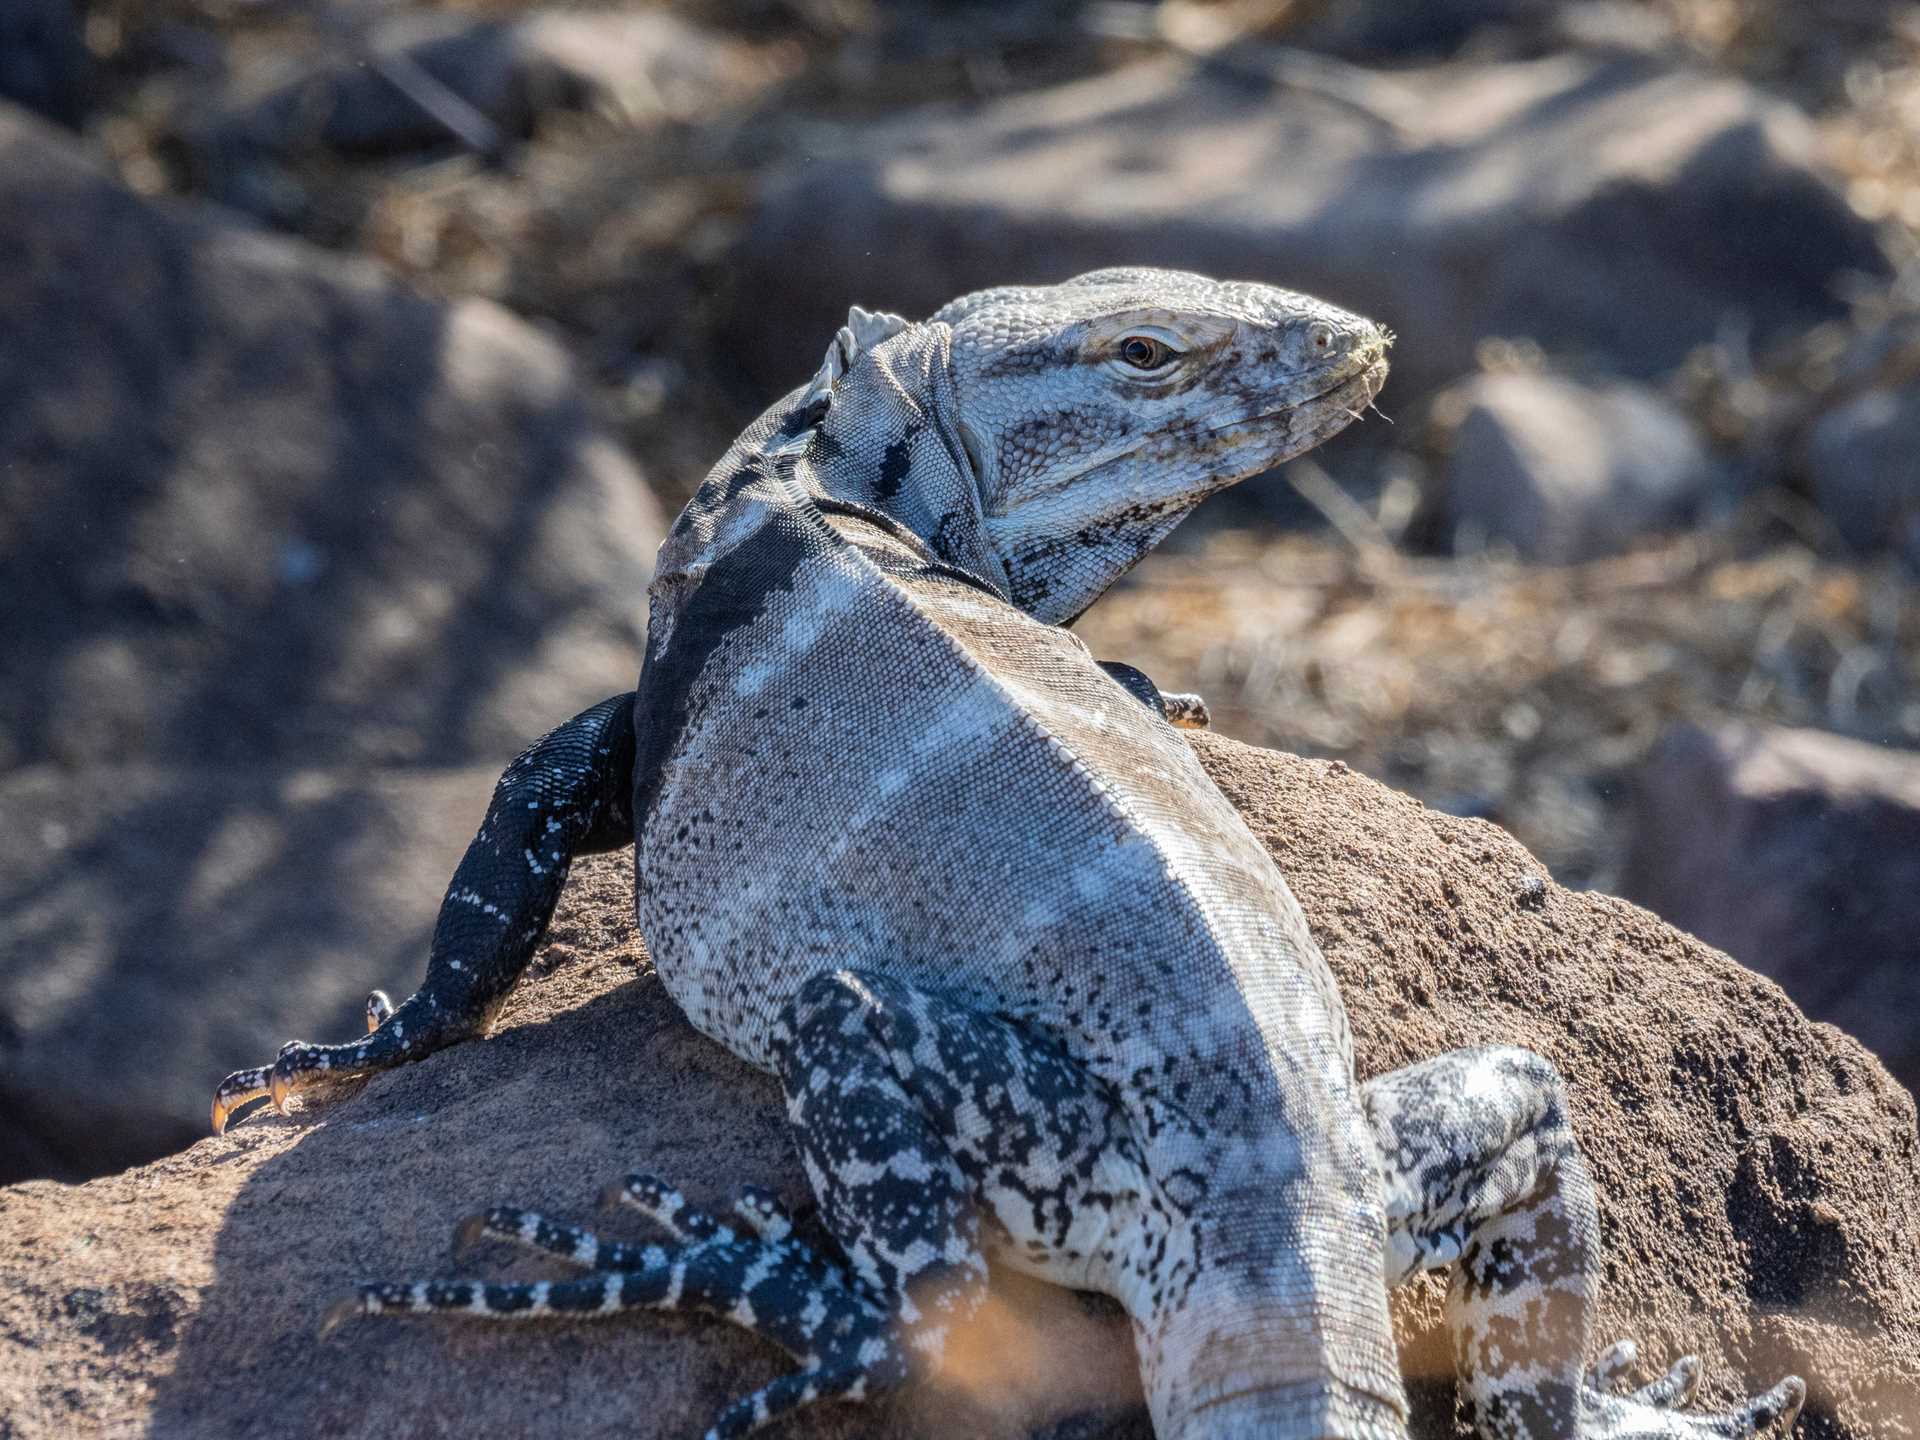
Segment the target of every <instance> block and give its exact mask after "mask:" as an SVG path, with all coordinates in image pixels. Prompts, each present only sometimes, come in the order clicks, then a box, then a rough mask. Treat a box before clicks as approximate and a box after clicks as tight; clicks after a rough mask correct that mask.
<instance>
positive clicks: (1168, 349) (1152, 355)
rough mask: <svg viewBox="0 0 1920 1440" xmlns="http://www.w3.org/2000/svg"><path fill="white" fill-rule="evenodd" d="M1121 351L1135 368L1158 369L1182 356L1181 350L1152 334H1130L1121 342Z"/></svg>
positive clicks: (1123, 356)
mask: <svg viewBox="0 0 1920 1440" xmlns="http://www.w3.org/2000/svg"><path fill="white" fill-rule="evenodd" d="M1119 353H1120V358H1121V359H1122V360H1124V361H1125V362H1126V363H1127V364H1128V365H1131V366H1132V367H1133V368H1134V369H1135V370H1158V369H1160V368H1161V367H1162V366H1163V365H1165V364H1167V362H1168V361H1170V360H1177V359H1179V358H1180V352H1179V351H1177V350H1175V349H1174V348H1173V347H1172V346H1171V345H1169V344H1167V342H1166V341H1164V340H1156V339H1155V338H1154V337H1153V336H1151V335H1129V336H1128V337H1127V338H1126V339H1124V340H1122V341H1121V342H1120V352H1119Z"/></svg>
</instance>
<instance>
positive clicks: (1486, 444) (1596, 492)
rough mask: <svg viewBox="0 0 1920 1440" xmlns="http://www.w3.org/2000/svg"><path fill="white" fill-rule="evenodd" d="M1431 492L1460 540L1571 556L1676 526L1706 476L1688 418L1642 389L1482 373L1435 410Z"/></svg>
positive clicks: (1449, 533)
mask: <svg viewBox="0 0 1920 1440" xmlns="http://www.w3.org/2000/svg"><path fill="white" fill-rule="evenodd" d="M1433 413H1434V417H1435V428H1436V431H1437V432H1438V436H1437V438H1438V443H1439V445H1440V446H1441V448H1442V449H1443V451H1444V454H1445V459H1444V461H1443V463H1442V465H1441V467H1440V472H1439V485H1438V494H1437V495H1436V496H1434V497H1432V503H1433V504H1434V506H1435V508H1436V510H1437V512H1438V513H1437V517H1436V518H1437V521H1438V524H1439V526H1440V527H1441V531H1442V534H1443V535H1444V536H1446V537H1448V538H1451V539H1452V540H1453V541H1454V543H1455V545H1456V547H1458V546H1461V545H1462V544H1465V545H1468V546H1472V545H1477V544H1479V543H1486V542H1495V543H1505V544H1507V545H1511V546H1512V547H1513V549H1514V550H1515V551H1516V552H1517V553H1518V554H1519V555H1520V556H1521V557H1522V558H1523V559H1527V560H1536V561H1541V562H1544V563H1547V564H1572V563H1575V562H1577V561H1581V560H1588V559H1592V558H1594V557H1596V556H1600V555H1608V554H1612V553H1614V552H1616V551H1619V550H1621V549H1624V548H1625V547H1626V546H1628V545H1629V544H1631V543H1632V542H1633V541H1634V540H1635V539H1636V538H1638V537H1640V536H1642V535H1645V534H1648V533H1650V532H1654V531H1658V530H1662V529H1668V528H1671V527H1673V526H1675V525H1678V524H1681V523H1683V522H1684V521H1685V520H1686V519H1687V518H1688V517H1689V516H1690V515H1691V513H1692V512H1693V511H1694V510H1695V508H1696V507H1697V506H1698V505H1699V503H1700V501H1701V499H1702V498H1703V496H1704V494H1705V492H1706V490H1707V488H1708V486H1709V484H1710V482H1711V480H1712V476H1713V469H1712V466H1711V464H1710V462H1709V460H1708V456H1707V452H1706V449H1705V447H1704V446H1703V445H1702V443H1701V441H1700V437H1699V436H1698V434H1697V433H1696V432H1695V430H1694V427H1693V426H1692V424H1691V423H1690V422H1689V421H1688V420H1687V418H1686V417H1685V416H1684V415H1682V414H1681V413H1680V412H1679V411H1678V410H1677V409H1675V408H1674V407H1673V406H1672V405H1670V404H1668V403H1667V401H1666V400H1665V399H1664V398H1662V397H1661V396H1660V395H1658V394H1657V393H1655V392H1654V391H1652V390H1649V389H1647V388H1646V387H1645V386H1640V385H1633V384H1626V383H1612V384H1596V385H1586V384H1581V383H1579V382H1577V381H1573V380H1568V379H1563V378H1559V377H1556V376H1549V375H1538V374H1517V373H1508V374H1494V375H1481V376H1478V377H1476V378H1475V379H1472V380H1469V381H1467V382H1466V383H1465V384H1462V385H1459V386H1456V387H1455V388H1453V389H1451V390H1448V391H1445V392H1444V393H1442V394H1441V395H1440V396H1439V397H1438V398H1437V399H1436V400H1435V401H1434V406H1433Z"/></svg>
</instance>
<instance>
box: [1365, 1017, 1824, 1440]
mask: <svg viewBox="0 0 1920 1440" xmlns="http://www.w3.org/2000/svg"><path fill="white" fill-rule="evenodd" d="M1364 1104H1365V1107H1366V1111H1367V1116H1368V1118H1369V1120H1370V1121H1371V1122H1372V1125H1373V1129H1374V1132H1375V1136H1376V1138H1377V1140H1378V1142H1379V1145H1380V1151H1381V1156H1382V1161H1383V1168H1384V1173H1385V1177H1386V1182H1387V1183H1386V1192H1387V1223H1388V1248H1387V1255H1388V1265H1389V1270H1390V1273H1389V1275H1388V1277H1387V1278H1388V1281H1389V1283H1391V1284H1398V1283H1400V1282H1401V1281H1404V1280H1406V1279H1408V1278H1410V1277H1411V1276H1413V1275H1414V1274H1416V1273H1417V1272H1418V1271H1420V1270H1423V1269H1431V1268H1437V1267H1440V1266H1444V1265H1453V1266H1454V1267H1455V1268H1454V1270H1453V1274H1452V1276H1451V1278H1450V1280H1449V1283H1448V1286H1447V1324H1448V1328H1449V1329H1450V1330H1451V1331H1452V1335H1453V1350H1454V1360H1455V1364H1456V1367H1457V1369H1458V1371H1459V1378H1460V1388H1461V1398H1462V1411H1463V1416H1464V1418H1466V1419H1467V1420H1468V1422H1469V1423H1470V1425H1471V1426H1472V1427H1473V1429H1474V1430H1475V1433H1477V1434H1480V1435H1483V1436H1487V1437H1490V1440H1491V1437H1498V1440H1709V1437H1723V1440H1737V1437H1744V1436H1751V1435H1753V1434H1755V1433H1756V1432H1758V1431H1760V1430H1762V1429H1764V1428H1765V1427H1766V1426H1767V1425H1769V1424H1771V1423H1772V1422H1774V1421H1775V1420H1779V1421H1781V1422H1782V1430H1783V1431H1784V1430H1788V1429H1791V1428H1792V1425H1793V1419H1794V1416H1795V1415H1796V1414H1797V1413H1798V1412H1799V1409H1800V1403H1801V1401H1802V1400H1803V1399H1804V1398H1805V1397H1806V1386H1805V1385H1804V1384H1803V1383H1802V1382H1801V1380H1800V1379H1799V1377H1797V1376H1791V1375H1790V1376H1788V1377H1787V1378H1786V1379H1784V1380H1782V1381H1781V1382H1780V1383H1779V1384H1777V1385H1775V1386H1774V1387H1773V1389H1771V1390H1769V1391H1767V1392H1766V1393H1765V1394H1764V1395H1760V1396H1758V1397H1756V1398H1755V1399H1753V1400H1750V1401H1748V1402H1747V1404H1746V1405H1744V1406H1742V1407H1741V1408H1740V1409H1738V1410H1733V1411H1728V1412H1726V1413H1723V1414H1702V1413H1693V1412H1686V1411H1682V1410H1680V1409H1678V1408H1675V1407H1677V1406H1679V1405H1681V1404H1684V1403H1685V1402H1686V1401H1687V1400H1688V1399H1690V1398H1691V1395H1692V1392H1693V1388H1694V1386H1695V1384H1696V1383H1697V1382H1698V1379H1699V1362H1698V1361H1697V1360H1695V1359H1694V1358H1693V1357H1692V1356H1686V1357H1683V1358H1682V1359H1681V1360H1680V1361H1679V1362H1678V1363H1677V1364H1676V1365H1675V1366H1674V1367H1673V1369H1672V1370H1671V1371H1669V1372H1668V1373H1667V1375H1666V1376H1665V1377H1663V1378H1662V1379H1660V1380H1656V1381H1654V1382H1653V1383H1652V1384H1650V1385H1646V1386H1644V1387H1642V1388H1641V1389H1639V1390H1637V1391H1634V1392H1632V1393H1630V1394H1618V1393H1613V1391H1614V1388H1615V1382H1616V1381H1617V1380H1618V1378H1619V1376H1620V1375H1621V1373H1622V1372H1624V1371H1625V1370H1626V1369H1628V1368H1630V1367H1631V1365H1632V1363H1633V1361H1634V1358H1635V1357H1634V1352H1633V1348H1632V1346H1631V1345H1630V1344H1627V1343H1626V1342H1622V1343H1621V1344H1618V1345H1615V1346H1613V1347H1612V1348H1611V1349H1610V1350H1608V1351H1607V1352H1606V1354H1605V1355H1604V1356H1602V1357H1601V1359H1600V1361H1599V1362H1598V1363H1597V1364H1596V1365H1595V1366H1594V1368H1593V1370H1592V1371H1591V1372H1586V1371H1583V1369H1582V1364H1583V1360H1584V1357H1585V1354H1586V1350H1587V1346H1588V1343H1589V1341H1590V1339H1591V1330H1592V1321H1593V1316H1594V1311H1595V1306H1596V1303H1597V1300H1598V1291H1599V1257H1598V1236H1599V1213H1598V1210H1597V1208H1596V1206H1595V1203H1594V1195H1593V1184H1592V1181H1591V1180H1589V1179H1588V1177H1587V1169H1586V1165H1585V1162H1584V1161H1583V1160H1582V1159H1581V1157H1580V1151H1579V1148H1578V1147H1577V1146H1576V1145H1575V1144H1574V1139H1573V1129H1572V1126H1571V1125H1570V1123H1569V1121H1568V1117H1567V1105H1566V1093H1565V1086H1564V1084H1563V1082H1562V1081H1561V1079H1560V1076H1559V1075H1558V1074H1557V1073H1556V1072H1555V1071H1554V1069H1553V1067H1552V1066H1551V1065H1549V1064H1548V1063H1547V1062H1546V1061H1545V1060H1543V1059H1541V1058H1540V1057H1539V1056H1538V1055H1535V1054H1533V1053H1531V1052H1530V1051H1526V1050H1519V1049H1507V1048H1501V1049H1484V1050H1458V1051H1455V1052H1453V1053H1452V1054H1448V1055H1442V1056H1440V1057H1438V1058H1437V1059H1434V1060H1428V1061H1425V1062H1423V1063H1421V1064H1418V1065H1409V1066H1407V1067H1406V1068H1405V1069H1402V1070H1396V1071H1394V1072H1392V1073H1391V1074H1388V1075H1383V1076H1380V1077H1379V1078H1378V1079H1376V1080H1373V1081H1371V1082H1369V1083H1368V1084H1367V1085H1366V1086H1365V1088H1364Z"/></svg>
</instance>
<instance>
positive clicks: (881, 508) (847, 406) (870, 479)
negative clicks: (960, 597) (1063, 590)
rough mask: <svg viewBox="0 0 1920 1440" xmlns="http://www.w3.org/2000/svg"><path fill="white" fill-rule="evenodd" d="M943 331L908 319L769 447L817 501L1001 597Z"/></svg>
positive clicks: (1002, 577)
mask: <svg viewBox="0 0 1920 1440" xmlns="http://www.w3.org/2000/svg"><path fill="white" fill-rule="evenodd" d="M951 336H952V331H951V330H950V329H948V327H947V326H945V325H914V326H911V327H909V328H907V329H906V330H903V331H902V332H901V333H900V334H898V335H895V336H894V337H892V338H891V339H889V340H887V341H885V342H884V343H883V344H880V345H878V346H876V347H875V348H873V349H872V350H869V351H866V352H864V353H862V354H861V355H860V356H858V358H857V359H856V360H855V361H854V363H853V364H852V365H851V367H850V368H849V369H848V370H847V372H846V373H845V374H844V375H842V376H840V377H839V379H838V380H836V381H835V382H834V384H833V387H832V390H831V394H830V398H828V399H827V401H826V404H825V413H824V414H822V415H820V416H819V417H818V419H816V420H814V421H813V423H812V424H810V425H808V426H807V428H806V429H805V430H804V431H802V432H801V433H799V434H797V435H795V436H792V437H790V438H788V439H786V440H785V441H784V442H783V441H782V440H781V439H780V438H777V437H776V439H775V440H774V441H773V443H772V444H771V445H770V446H769V453H770V454H771V455H774V456H776V457H779V458H782V459H785V458H788V457H791V459H792V470H791V474H792V477H793V479H794V481H795V482H796V483H797V484H799V485H800V486H801V487H802V488H803V489H804V490H806V491H807V492H808V493H809V494H810V495H811V496H812V497H813V498H814V499H815V500H816V501H817V502H823V503H825V504H826V505H828V507H829V508H831V507H833V506H834V505H835V504H837V505H839V506H843V507H846V508H849V509H857V510H861V511H866V512H872V513H877V514H879V515H881V516H884V517H885V519H886V520H887V521H889V522H891V524H892V525H894V526H897V527H900V528H904V529H906V530H909V531H911V532H912V533H913V534H914V535H915V536H916V537H918V538H919V540H920V541H921V543H922V544H924V545H925V546H926V547H927V550H928V551H929V553H930V554H931V555H932V556H933V558H934V559H936V560H938V561H940V562H941V563H942V564H945V565H949V566H951V567H953V568H955V569H957V570H962V571H964V572H966V573H967V574H968V575H969V576H971V577H972V578H973V579H975V580H977V581H979V582H980V583H982V584H984V585H986V586H987V587H989V588H990V589H992V590H994V591H995V592H996V593H998V594H1000V595H1002V596H1005V595H1006V594H1007V593H1008V583H1007V573H1006V570H1005V568H1004V567H1003V566H1002V565H1001V563H1000V560H999V557H998V556H996V555H995V553H994V551H993V548H992V546H991V545H989V544H988V542H987V531H986V520H985V517H984V515H983V513H982V509H981V500H980V489H979V485H978V482H977V480H976V477H975V474H974V469H973V466H972V465H971V464H970V463H969V461H968V458H967V451H966V447H965V445H964V443H963V442H962V440H961V435H960V427H959V424H958V419H957V417H958V413H959V409H958V404H957V400H956V397H955V394H954V383H953V371H952V368H951V355H950V350H949V344H948V342H949V340H950V338H951ZM814 408H815V409H816V410H817V409H818V408H819V406H818V404H817V403H816V405H815V406H814ZM797 419H798V417H796V420H797Z"/></svg>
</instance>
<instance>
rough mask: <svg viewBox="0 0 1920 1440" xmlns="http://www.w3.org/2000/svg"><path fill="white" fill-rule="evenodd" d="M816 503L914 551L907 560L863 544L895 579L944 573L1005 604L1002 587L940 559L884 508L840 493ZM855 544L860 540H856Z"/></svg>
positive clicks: (828, 512) (818, 498) (817, 498)
mask: <svg viewBox="0 0 1920 1440" xmlns="http://www.w3.org/2000/svg"><path fill="white" fill-rule="evenodd" d="M813 503H814V508H816V509H817V510H819V511H820V513H821V514H823V515H846V516H848V517H850V518H852V519H855V520H859V521H862V522H863V523H865V524H868V525H871V526H872V527H873V528H874V529H876V530H882V531H885V532H886V533H887V534H888V535H890V536H892V537H893V538H894V539H895V540H898V541H899V542H900V543H901V544H902V545H905V546H906V547H907V548H908V549H909V550H911V551H912V552H913V558H911V559H908V558H906V557H904V556H902V555H900V554H899V553H898V552H897V551H893V550H884V549H872V550H870V549H867V547H865V546H861V552H862V553H863V554H864V555H866V557H867V558H868V559H869V560H871V561H873V563H874V564H875V565H877V566H878V567H879V568H880V569H881V570H882V571H883V572H884V573H886V574H888V575H891V576H893V577H895V578H896V579H912V578H914V577H916V576H921V575H943V576H945V577H946V578H947V579H949V580H958V581H959V582H960V583H961V584H963V585H969V586H971V587H972V588H974V589H975V590H978V591H980V592H981V593H983V594H986V595H991V596H992V597H993V598H994V599H996V600H998V601H1000V602H1001V603H1002V604H1006V603H1007V597H1006V594H1005V592H1003V591H1002V590H1001V589H1000V587H999V586H997V585H995V584H993V583H992V582H991V581H989V580H987V579H984V578H983V577H981V576H979V575H976V574H974V573H973V572H972V571H971V570H967V569H964V568H963V567H961V566H959V565H951V564H948V563H947V562H946V561H945V560H942V559H940V558H939V557H938V556H937V555H935V554H934V553H933V551H932V550H931V549H930V548H929V546H928V544H927V542H926V540H924V539H923V538H921V536H920V535H919V534H917V533H916V532H915V531H914V529H913V527H912V526H910V525H907V524H905V523H903V522H902V521H899V520H896V519H894V518H893V516H891V515H889V514H887V513H886V512H885V511H884V510H876V509H874V508H873V507H872V506H871V505H862V504H861V503H860V502H859V501H858V500H847V499H843V498H842V497H840V496H838V495H816V496H814V497H813ZM854 543H858V542H857V541H855V542H854Z"/></svg>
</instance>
